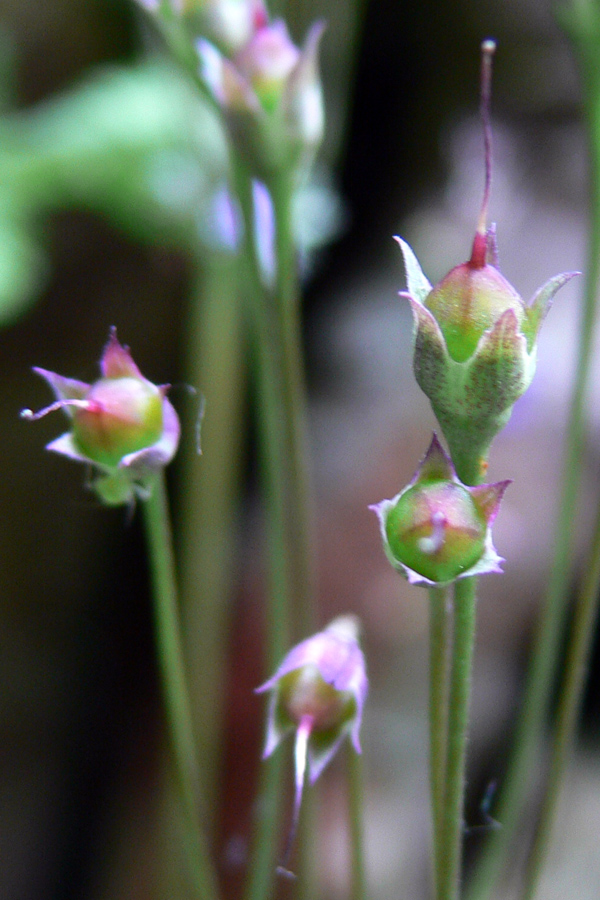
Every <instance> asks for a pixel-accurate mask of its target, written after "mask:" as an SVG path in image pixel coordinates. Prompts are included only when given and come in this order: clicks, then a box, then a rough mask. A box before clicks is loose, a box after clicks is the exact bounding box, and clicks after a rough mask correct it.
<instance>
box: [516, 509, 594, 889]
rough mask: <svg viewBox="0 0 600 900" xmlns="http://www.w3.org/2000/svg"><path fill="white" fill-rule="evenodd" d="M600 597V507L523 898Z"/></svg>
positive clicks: (552, 802)
mask: <svg viewBox="0 0 600 900" xmlns="http://www.w3.org/2000/svg"><path fill="white" fill-rule="evenodd" d="M599 600H600V509H599V512H598V518H597V521H596V528H595V532H594V542H593V546H592V552H591V558H590V564H589V567H588V569H587V571H586V576H585V579H584V582H583V585H582V587H581V592H580V594H579V597H578V599H577V603H576V605H575V611H574V617H573V625H572V629H571V636H570V640H569V646H568V649H567V657H566V660H565V670H564V671H565V677H564V681H563V685H562V688H561V692H560V700H559V705H558V712H557V716H556V730H555V735H554V742H553V746H552V756H551V760H550V770H549V773H548V781H547V784H546V791H545V796H544V802H543V805H542V810H541V813H540V819H539V822H538V826H537V829H536V834H535V840H534V844H533V847H532V850H531V855H530V857H529V861H528V867H527V875H526V879H525V890H524V892H523V900H533V897H534V896H535V892H536V888H537V884H538V881H539V877H540V874H541V871H542V866H543V863H544V860H545V858H546V853H547V851H548V844H549V841H550V834H551V830H552V825H553V823H554V819H555V815H556V807H557V803H558V798H559V795H560V787H561V783H562V778H563V774H564V771H565V768H566V765H567V761H568V756H569V751H570V749H571V747H572V745H573V740H574V736H575V729H576V726H577V718H578V714H579V709H580V707H581V697H582V693H583V689H584V687H585V682H586V676H587V674H588V663H589V658H590V653H591V650H592V644H593V640H594V637H595V631H596V629H595V626H596V621H597V619H598V602H599Z"/></svg>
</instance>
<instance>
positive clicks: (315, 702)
mask: <svg viewBox="0 0 600 900" xmlns="http://www.w3.org/2000/svg"><path fill="white" fill-rule="evenodd" d="M263 691H270V692H271V699H270V702H269V711H268V717H267V739H266V742H265V749H264V753H263V757H264V758H266V757H268V756H270V755H271V753H273V751H274V750H275V748H276V747H277V746H278V745H279V743H280V741H281V740H282V739H283V738H284V737H285V735H286V734H287V733H288V732H289V731H295V733H296V740H295V753H294V759H295V770H296V773H295V774H296V778H295V782H296V790H295V797H294V810H293V815H292V823H291V828H290V833H289V836H288V840H287V844H286V849H285V852H284V856H283V860H282V864H281V866H280V870H282V871H283V872H286V871H287V864H288V858H289V855H290V852H291V848H292V844H293V840H294V835H295V831H296V826H297V823H298V816H299V813H300V805H301V802H302V790H303V786H304V777H305V772H306V765H307V760H308V771H309V777H310V781H311V783H313V782H314V781H316V779H317V778H318V777H319V775H320V774H321V772H322V771H323V769H324V768H325V766H326V765H327V763H328V762H329V761H330V760H331V759H332V757H333V756H334V755H335V753H336V752H337V750H338V748H339V746H340V744H341V743H342V741H343V740H344V737H345V736H346V735H347V734H348V735H349V736H350V738H351V740H352V743H353V745H354V749H355V750H356V752H357V753H360V740H359V732H360V725H361V721H362V711H363V706H364V703H365V700H366V697H367V691H368V681H367V674H366V669H365V660H364V656H363V653H362V650H361V649H360V647H359V644H358V621H357V619H356V618H355V617H354V616H340V617H338V618H337V619H334V620H333V622H331V623H330V624H329V625H328V626H327V628H325V629H324V631H320V632H319V633H318V634H314V635H313V636H312V637H310V638H307V640H305V641H302V643H300V644H297V646H296V647H294V648H293V649H292V650H290V652H289V653H288V654H287V656H286V657H285V659H284V660H283V662H282V663H281V665H280V666H279V668H278V669H277V671H276V672H275V674H274V675H273V677H272V678H270V679H269V680H268V681H266V682H265V683H264V684H263V685H262V686H261V687H259V688H257V693H261V692H263Z"/></svg>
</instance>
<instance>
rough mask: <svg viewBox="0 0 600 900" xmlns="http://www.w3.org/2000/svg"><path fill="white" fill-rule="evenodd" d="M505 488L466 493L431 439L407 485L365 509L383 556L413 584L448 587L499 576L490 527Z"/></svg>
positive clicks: (498, 486) (470, 489) (472, 489)
mask: <svg viewBox="0 0 600 900" xmlns="http://www.w3.org/2000/svg"><path fill="white" fill-rule="evenodd" d="M509 484H510V482H509V481H501V482H498V483H497V484H484V485H479V486H478V487H467V486H466V485H464V484H462V482H460V481H459V479H458V478H457V476H456V472H455V471H454V467H453V465H452V462H451V460H450V458H449V457H448V456H447V455H446V454H445V453H444V450H443V448H442V447H441V445H440V443H439V441H438V439H437V437H436V436H435V435H434V436H433V439H432V441H431V445H430V447H429V450H428V451H427V454H426V456H425V458H424V459H423V461H422V463H421V465H420V466H419V468H418V469H417V472H416V473H415V476H414V478H413V480H412V481H411V483H410V484H409V485H408V486H407V487H406V488H404V490H402V491H401V492H400V493H399V494H397V495H396V497H394V498H393V499H392V500H382V501H381V503H378V504H376V505H374V506H372V507H370V508H371V509H372V510H373V511H374V512H375V513H377V515H378V517H379V522H380V527H381V534H382V537H383V542H384V550H385V553H386V556H387V557H388V559H389V561H390V562H391V564H392V565H393V566H394V568H396V569H398V570H399V571H400V572H402V574H404V575H405V576H406V578H408V580H409V581H410V582H411V583H412V584H427V585H440V584H450V583H451V582H453V581H456V579H458V578H466V577H470V576H471V575H478V574H482V573H484V572H501V571H502V570H501V569H500V563H501V562H502V559H501V558H500V557H499V556H498V554H497V553H496V550H495V549H494V546H493V544H492V537H491V525H492V522H493V521H494V519H495V517H496V514H497V512H498V508H499V505H500V501H501V499H502V496H503V494H504V491H505V490H506V487H507V486H508V485H509Z"/></svg>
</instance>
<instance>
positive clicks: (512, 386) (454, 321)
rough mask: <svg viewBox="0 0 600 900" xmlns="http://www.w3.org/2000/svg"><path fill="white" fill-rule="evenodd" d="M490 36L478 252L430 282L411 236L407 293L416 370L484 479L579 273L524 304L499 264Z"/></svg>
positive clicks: (466, 461) (457, 455)
mask: <svg viewBox="0 0 600 900" xmlns="http://www.w3.org/2000/svg"><path fill="white" fill-rule="evenodd" d="M494 49H495V45H494V43H493V42H492V41H485V42H484V43H483V45H482V113H483V124H484V139H485V171H486V179H485V190H484V196H483V202H482V207H481V212H480V216H479V222H478V226H477V231H476V233H475V239H474V241H473V250H472V253H471V258H470V259H469V260H468V262H465V263H463V264H462V265H459V266H456V267H455V268H454V269H452V270H451V271H450V272H449V273H448V275H446V276H445V278H443V279H442V280H441V281H440V282H439V284H437V285H435V287H433V288H432V287H431V285H430V284H429V282H428V280H427V278H426V277H425V275H424V274H423V272H422V270H421V267H420V265H419V263H418V261H417V259H416V257H415V255H414V253H413V251H412V250H411V248H410V247H409V246H408V244H407V243H405V241H403V240H401V239H400V238H396V240H397V241H398V243H399V244H400V247H401V249H402V253H403V256H404V266H405V270H406V282H407V291H406V292H404V293H401V295H400V296H404V297H406V298H407V299H408V300H409V301H410V304H411V308H412V311H413V317H414V323H415V354H414V372H415V377H416V379H417V382H418V384H419V386H420V387H421V389H422V390H423V391H424V392H425V394H427V396H428V397H429V399H430V401H431V406H432V408H433V411H434V413H435V415H436V417H437V419H438V421H439V423H440V425H441V427H442V430H443V432H444V435H445V437H446V440H447V441H448V444H449V447H450V453H451V456H452V459H453V460H454V463H455V465H456V468H457V471H458V472H459V474H460V475H461V477H464V479H465V480H466V481H469V483H471V484H473V483H476V482H478V481H480V480H481V477H482V475H483V473H484V471H485V464H486V458H487V455H488V452H489V447H490V444H491V442H492V439H493V438H494V437H495V435H496V434H498V432H499V431H501V429H502V428H504V426H505V425H506V423H507V422H508V419H509V418H510V415H511V412H512V407H513V405H514V403H515V402H516V401H517V400H518V399H519V397H520V396H521V395H522V394H523V393H524V392H525V391H526V390H527V388H528V387H529V385H530V383H531V380H532V378H533V375H534V372H535V366H536V352H537V346H536V343H537V337H538V333H539V330H540V327H541V324H542V322H543V320H544V317H545V316H546V313H547V312H548V310H549V308H550V306H551V303H552V300H553V298H554V295H555V294H556V292H557V291H558V289H559V288H560V287H562V285H564V284H566V282H567V281H569V280H570V279H571V278H572V277H573V275H575V274H578V273H576V272H566V273H563V274H561V275H556V276H555V277H554V278H551V279H550V280H549V281H548V282H547V283H546V284H545V285H543V287H541V288H540V289H539V291H538V292H537V293H536V294H535V296H534V297H533V299H532V300H531V302H530V303H529V304H525V303H524V302H523V300H522V299H521V297H520V296H519V294H518V293H517V292H516V290H515V289H514V288H513V287H512V285H511V284H509V282H508V281H507V280H506V279H505V278H504V276H503V275H502V274H501V273H500V271H499V270H498V267H497V249H496V237H495V230H494V229H493V228H491V229H489V230H487V229H486V218H487V208H488V202H489V195H490V186H491V128H490V121H489V91H490V78H491V58H492V55H493V52H494Z"/></svg>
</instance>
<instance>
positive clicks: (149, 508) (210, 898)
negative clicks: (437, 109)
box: [142, 472, 219, 900]
mask: <svg viewBox="0 0 600 900" xmlns="http://www.w3.org/2000/svg"><path fill="white" fill-rule="evenodd" d="M142 510H143V513H144V523H145V526H146V536H147V543H148V556H149V559H150V568H151V573H152V585H153V591H154V600H155V603H154V613H155V627H156V641H157V651H158V662H159V670H160V676H161V683H162V689H163V693H164V701H165V707H166V713H167V721H168V725H169V732H170V736H171V745H172V749H173V756H174V762H175V768H176V772H177V779H178V783H179V790H180V793H181V800H182V805H183V811H184V817H185V825H186V839H187V845H188V850H189V854H190V866H191V869H192V875H193V878H194V884H195V888H196V893H197V896H198V897H199V898H201V900H218V896H219V890H218V885H217V878H216V874H215V871H214V869H213V866H212V863H211V859H210V853H209V848H208V843H207V841H206V837H205V834H204V831H203V828H202V824H201V821H200V813H199V799H200V798H199V784H200V779H199V776H198V762H197V758H196V752H195V746H194V737H193V730H192V718H191V714H190V705H189V698H188V691H187V685H186V677H185V669H184V661H183V653H182V646H181V631H180V625H179V610H178V601H177V585H176V577H175V560H174V556H173V542H172V535H171V525H170V516H169V509H168V501H167V494H166V487H165V480H164V474H163V473H162V472H161V473H159V474H157V476H156V478H155V479H154V481H153V484H152V490H151V492H150V495H149V497H148V498H147V499H146V500H144V501H143V503H142Z"/></svg>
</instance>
